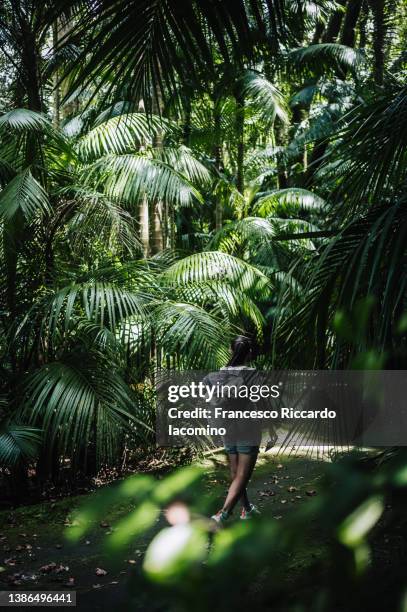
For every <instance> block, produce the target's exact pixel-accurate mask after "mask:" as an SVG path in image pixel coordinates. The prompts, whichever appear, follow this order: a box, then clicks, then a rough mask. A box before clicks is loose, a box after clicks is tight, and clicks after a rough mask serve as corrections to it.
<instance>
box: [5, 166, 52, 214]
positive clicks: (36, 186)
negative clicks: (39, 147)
mask: <svg viewBox="0 0 407 612" xmlns="http://www.w3.org/2000/svg"><path fill="white" fill-rule="evenodd" d="M18 211H19V212H20V213H22V215H23V217H24V218H25V219H26V220H27V221H31V220H32V219H34V218H35V217H36V216H38V215H47V214H49V213H50V211H51V207H50V203H49V200H48V195H47V193H46V192H45V190H44V188H43V187H42V186H41V185H40V183H39V182H38V181H37V180H36V179H35V178H34V177H33V175H32V174H31V172H30V170H29V168H27V169H26V170H24V171H23V172H21V173H20V174H18V175H17V176H15V177H14V178H13V179H12V180H11V181H10V182H9V183H8V184H7V185H6V187H5V188H4V189H3V191H1V192H0V218H3V219H5V220H8V221H9V220H10V219H12V218H13V217H14V215H15V214H16V213H17V212H18Z"/></svg>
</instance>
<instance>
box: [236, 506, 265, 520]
mask: <svg viewBox="0 0 407 612" xmlns="http://www.w3.org/2000/svg"><path fill="white" fill-rule="evenodd" d="M258 514H260V510H259V509H258V508H256V506H255V505H254V504H250V510H246V508H242V512H241V513H240V520H241V521H249V520H250V519H252V518H253V517H254V516H256V515H258Z"/></svg>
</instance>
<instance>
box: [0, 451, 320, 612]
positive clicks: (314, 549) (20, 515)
mask: <svg viewBox="0 0 407 612" xmlns="http://www.w3.org/2000/svg"><path fill="white" fill-rule="evenodd" d="M204 465H205V472H206V476H205V478H206V480H207V489H208V495H210V496H211V497H213V499H214V500H215V499H216V500H217V501H218V502H219V503H218V505H219V504H220V503H221V500H222V497H223V495H224V492H225V490H226V487H227V476H228V474H227V468H226V465H225V459H224V457H223V456H222V455H214V456H212V457H211V459H210V460H209V459H208V460H206V461H205V464H204ZM323 473H324V461H322V460H321V458H315V457H313V458H311V457H308V456H292V457H289V456H281V455H280V456H278V457H277V456H275V455H273V453H263V454H262V455H260V457H259V462H258V465H257V466H256V470H255V472H254V474H253V477H252V480H251V483H250V488H249V493H250V497H251V499H252V500H253V502H254V503H255V504H256V505H257V506H258V507H259V508H260V510H261V512H262V513H263V514H268V515H270V518H271V519H272V520H281V521H284V518H285V517H286V516H287V515H288V514H289V513H291V512H295V510H296V507H298V505H299V504H304V503H307V501H308V500H309V499H310V497H311V496H313V495H314V494H318V487H319V482H320V479H321V477H322V475H323ZM209 491H210V493H209ZM90 495H91V494H90ZM86 497H89V496H83V495H82V496H76V497H66V498H65V499H62V500H58V501H56V502H54V503H51V502H49V501H48V502H44V503H41V504H36V505H33V506H25V507H20V508H17V509H16V510H13V511H11V512H10V511H3V512H1V513H0V553H1V555H2V556H1V557H0V572H1V573H0V590H10V589H12V590H20V589H21V590H50V591H61V590H65V591H67V590H72V591H76V592H77V609H79V610H87V611H95V612H96V611H98V610H100V611H102V610H110V609H112V607H115V608H116V610H125V609H126V601H128V584H129V581H131V575H132V572H134V571H135V570H136V568H137V566H139V565H140V564H141V562H142V559H143V554H144V551H145V550H146V548H147V546H148V544H149V542H150V540H151V537H152V536H153V535H154V532H156V531H158V530H159V529H161V528H162V527H163V526H165V524H166V522H165V518H164V517H163V516H161V517H160V519H158V521H157V523H156V525H155V528H154V529H153V530H151V531H150V532H149V533H147V534H144V535H143V537H141V538H138V539H137V540H136V541H135V542H134V543H133V544H132V545H131V546H129V548H128V551H127V554H126V559H124V560H123V561H122V562H121V563H120V564H117V563H114V562H113V561H112V560H111V559H110V558H109V557H108V556H107V554H106V553H105V552H104V550H103V543H104V541H105V540H106V537H107V534H108V533H109V531H110V525H111V524H112V523H114V521H115V520H116V519H117V518H119V517H120V516H122V515H123V514H125V513H126V511H128V507H127V508H126V507H124V506H123V505H121V506H116V507H114V508H113V509H112V510H111V511H110V512H109V514H108V515H107V516H106V517H105V520H104V521H103V522H102V523H100V524H97V525H96V524H95V525H94V526H93V528H92V529H91V531H90V533H89V534H88V535H87V536H86V539H83V540H82V541H81V542H80V543H78V544H75V545H72V544H70V543H69V542H68V541H67V539H66V530H67V529H69V527H67V524H69V522H70V520H71V518H72V513H73V511H74V510H75V509H76V508H77V507H78V506H79V505H81V504H82V503H83V502H84V501H86ZM217 501H215V502H214V503H215V504H216V503H217ZM310 538H311V539H312V541H310V542H308V543H307V542H305V545H304V547H303V550H302V551H298V550H297V551H296V553H295V555H294V554H293V555H292V559H287V561H286V562H287V568H290V572H291V574H294V575H295V573H296V570H297V571H298V570H300V569H301V567H304V565H308V564H309V563H310V562H311V561H312V560H313V559H314V558H315V557H316V556H319V554H320V553H321V551H322V549H323V548H324V542H323V540H321V536H320V538H319V540H318V530H317V529H315V530H313V529H312V526H311V529H310ZM101 570H102V571H101ZM139 609H142V608H139ZM150 609H151V607H150Z"/></svg>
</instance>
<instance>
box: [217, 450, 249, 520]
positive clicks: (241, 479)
mask: <svg viewBox="0 0 407 612" xmlns="http://www.w3.org/2000/svg"><path fill="white" fill-rule="evenodd" d="M256 460H257V454H256V455H246V454H243V453H238V455H237V465H236V474H235V477H234V478H233V480H232V483H231V485H230V487H229V491H228V494H227V497H226V501H225V503H224V505H223V508H222V510H223V511H224V512H232V510H233V508H234V507H235V506H236V504H237V502H238V501H239V499H240V498H241V497H242V495H243V494H244V493H245V492H246V487H247V484H248V482H249V480H250V476H251V475H252V472H253V468H254V466H255V464H256ZM231 469H232V468H231ZM246 500H247V504H249V500H248V499H247V493H246V499H245V498H243V500H242V501H243V502H245V501H246ZM249 508H250V506H249V505H248V506H247V509H249Z"/></svg>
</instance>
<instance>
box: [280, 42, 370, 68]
mask: <svg viewBox="0 0 407 612" xmlns="http://www.w3.org/2000/svg"><path fill="white" fill-rule="evenodd" d="M362 61H363V53H362V52H361V51H359V50H357V49H353V48H352V47H347V46H346V45H341V44H339V43H320V44H316V45H309V46H308V47H299V48H298V49H293V50H292V51H290V52H289V54H288V63H289V65H290V66H292V67H294V68H296V69H297V70H299V71H303V70H310V71H311V72H313V73H314V74H317V75H318V74H324V73H326V72H327V70H338V69H339V70H340V71H341V72H342V73H344V72H345V73H346V71H347V70H351V71H352V72H355V71H356V70H357V68H358V67H359V65H360V64H361V62H362Z"/></svg>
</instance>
